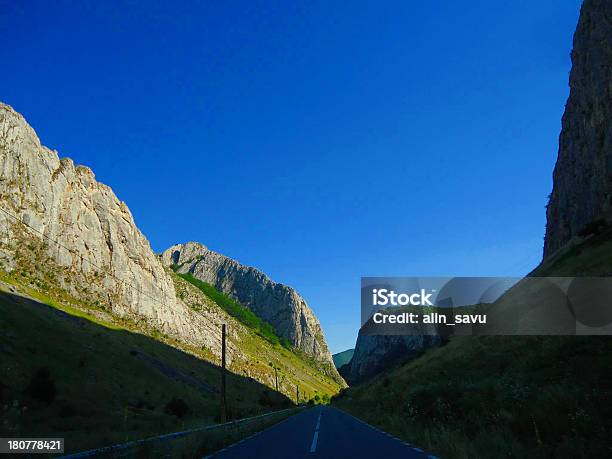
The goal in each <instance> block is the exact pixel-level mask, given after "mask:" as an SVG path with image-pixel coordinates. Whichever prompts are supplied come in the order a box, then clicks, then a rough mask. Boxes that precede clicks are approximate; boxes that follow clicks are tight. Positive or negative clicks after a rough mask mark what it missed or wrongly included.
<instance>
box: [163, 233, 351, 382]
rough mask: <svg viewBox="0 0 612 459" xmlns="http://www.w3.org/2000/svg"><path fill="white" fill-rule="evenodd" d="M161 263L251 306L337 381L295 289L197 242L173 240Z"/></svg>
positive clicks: (316, 326)
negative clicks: (174, 242)
mask: <svg viewBox="0 0 612 459" xmlns="http://www.w3.org/2000/svg"><path fill="white" fill-rule="evenodd" d="M160 258H161V260H162V263H163V264H164V265H165V266H167V267H171V268H173V269H174V270H175V271H176V272H177V273H179V274H191V275H193V276H194V277H195V278H196V279H198V280H200V281H202V282H205V283H207V284H210V285H212V286H213V287H215V288H216V289H217V290H219V291H221V292H223V293H224V294H226V295H229V296H230V297H232V298H234V299H235V300H236V301H238V302H240V303H241V304H243V305H244V306H245V307H247V308H249V309H251V310H252V311H253V312H254V313H255V314H256V315H257V316H258V317H260V318H261V319H263V320H264V321H266V322H268V323H269V324H271V325H272V327H274V329H275V331H276V333H277V334H278V335H279V336H280V337H282V338H285V339H287V340H289V342H290V343H291V344H292V345H293V346H295V347H296V348H297V349H299V350H300V351H302V352H304V353H305V354H306V355H309V356H311V357H313V358H314V359H316V360H317V361H319V362H321V363H322V364H323V365H324V366H325V367H326V371H327V372H328V374H329V375H330V376H332V377H334V378H335V379H337V380H338V381H342V379H341V378H340V376H339V375H338V373H337V371H336V369H335V367H334V366H333V360H332V357H331V353H330V352H329V349H328V347H327V343H326V342H325V338H324V336H323V331H322V329H321V325H320V324H319V321H318V319H317V318H316V316H315V315H314V313H313V312H312V310H311V309H310V308H309V306H308V305H307V303H306V301H305V300H304V299H303V298H302V297H301V296H300V295H299V294H298V293H297V291H296V290H295V289H294V288H293V287H290V286H288V285H285V284H281V283H278V282H274V281H272V280H271V279H270V278H269V277H268V276H267V275H266V274H265V273H264V272H262V271H260V270H259V269H257V268H254V267H252V266H246V265H243V264H241V263H240V262H239V261H237V260H235V259H233V258H230V257H227V256H225V255H223V254H220V253H218V252H215V251H212V250H210V249H208V247H206V246H205V245H203V244H201V243H199V242H188V243H185V244H176V245H174V246H172V247H170V248H168V249H167V250H165V251H164V252H163V253H162V254H161V257H160Z"/></svg>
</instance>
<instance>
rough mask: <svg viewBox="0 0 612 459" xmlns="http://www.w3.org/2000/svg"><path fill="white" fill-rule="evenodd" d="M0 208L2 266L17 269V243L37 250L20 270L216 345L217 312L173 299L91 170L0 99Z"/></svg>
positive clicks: (126, 214)
mask: <svg viewBox="0 0 612 459" xmlns="http://www.w3.org/2000/svg"><path fill="white" fill-rule="evenodd" d="M0 207H1V209H2V212H0V264H1V266H0V267H2V268H3V269H4V270H5V271H9V272H10V271H12V270H13V269H14V268H15V267H18V262H19V259H20V258H19V256H20V255H19V251H20V248H21V249H23V248H24V247H28V248H29V249H31V250H29V252H32V251H33V250H34V249H35V248H38V249H40V252H42V253H39V254H38V255H37V256H38V257H42V259H44V263H39V264H38V265H34V263H33V262H32V261H31V260H22V263H23V265H24V266H21V267H19V268H20V269H25V270H28V271H29V272H31V274H32V276H38V277H39V278H41V279H42V278H43V277H44V276H46V277H45V278H46V279H53V280H54V282H56V283H57V284H58V285H59V286H60V287H61V288H64V289H66V290H67V291H69V292H70V293H71V294H72V295H73V296H74V297H75V298H78V299H82V300H83V301H86V302H88V303H95V304H96V305H97V306H99V307H100V308H101V309H104V310H106V311H109V312H112V314H114V315H116V316H119V317H125V318H130V319H133V320H135V321H139V322H143V325H146V326H148V327H151V328H154V329H157V330H159V331H160V332H161V333H164V334H167V335H169V336H173V337H176V338H177V339H179V340H181V341H182V342H186V343H189V344H192V345H195V346H205V347H206V348H208V349H211V350H213V351H216V350H217V348H218V347H219V343H218V339H217V338H216V337H215V336H214V335H212V334H211V333H210V332H209V330H210V327H211V325H213V323H214V320H215V318H214V317H206V318H205V317H203V316H202V315H199V314H196V313H194V311H192V310H191V309H190V308H189V307H188V306H186V305H185V304H184V303H183V302H182V301H180V300H179V299H178V298H177V297H176V294H175V287H174V284H173V281H172V279H171V278H170V276H169V275H168V274H167V273H166V271H165V269H164V267H163V266H162V264H161V263H160V261H159V259H158V257H157V256H156V255H155V254H154V253H153V251H152V250H151V247H150V245H149V242H148V241H147V239H146V238H145V237H144V236H143V234H142V233H141V232H140V231H139V230H138V228H137V227H136V224H135V223H134V219H133V217H132V214H131V213H130V210H129V209H128V207H127V205H126V204H125V203H124V202H121V201H120V200H119V199H117V197H116V196H115V194H114V193H113V191H112V190H111V188H109V187H108V186H106V185H104V184H101V183H99V182H97V181H96V179H95V176H94V174H93V172H92V171H91V169H89V168H87V167H83V166H75V165H74V163H73V162H72V160H70V159H68V158H62V159H60V158H59V157H58V154H57V152H55V151H52V150H49V149H48V148H46V147H44V146H42V145H41V143H40V141H39V139H38V137H37V135H36V133H35V132H34V130H33V129H32V128H31V127H30V126H29V125H28V124H27V122H26V121H25V119H24V118H23V117H22V116H21V115H20V114H19V113H17V112H16V111H14V110H13V109H12V108H11V107H9V106H8V105H5V104H1V103H0ZM39 259H40V258H39ZM43 270H45V271H47V272H43ZM43 275H44V276H43ZM39 282H40V281H39ZM219 320H220V319H219Z"/></svg>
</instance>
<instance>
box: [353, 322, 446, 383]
mask: <svg viewBox="0 0 612 459" xmlns="http://www.w3.org/2000/svg"><path fill="white" fill-rule="evenodd" d="M439 343H440V338H439V337H438V336H435V335H425V336H386V335H363V334H361V333H360V334H359V336H358V337H357V344H356V345H355V353H354V354H353V358H352V359H351V361H350V362H349V363H348V364H347V365H346V366H345V367H344V368H342V376H343V377H344V378H345V379H346V381H347V382H348V383H349V384H356V383H360V382H363V381H365V380H367V379H368V378H371V377H372V376H375V375H376V374H378V373H380V372H381V371H384V370H386V369H388V368H390V367H391V366H393V365H395V364H398V363H402V362H405V361H407V360H410V359H414V358H416V357H418V356H419V355H420V354H422V353H423V351H425V350H426V349H428V348H430V347H432V346H436V345H438V344H439Z"/></svg>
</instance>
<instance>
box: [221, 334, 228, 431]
mask: <svg viewBox="0 0 612 459" xmlns="http://www.w3.org/2000/svg"><path fill="white" fill-rule="evenodd" d="M225 335H226V325H225V324H223V325H222V326H221V423H222V424H223V423H225V422H227V405H226V398H225Z"/></svg>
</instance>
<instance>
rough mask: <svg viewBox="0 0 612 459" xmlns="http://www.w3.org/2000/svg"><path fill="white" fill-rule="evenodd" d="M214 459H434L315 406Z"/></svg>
mask: <svg viewBox="0 0 612 459" xmlns="http://www.w3.org/2000/svg"><path fill="white" fill-rule="evenodd" d="M208 457H210V458H215V459H237V458H254V457H261V458H266V459H270V458H283V459H290V458H312V459H319V458H333V459H342V458H351V459H357V458H370V459H395V458H406V459H427V458H434V456H431V455H429V454H427V453H426V452H424V451H422V450H421V449H419V448H418V447H416V446H412V445H408V444H407V443H404V442H402V441H401V440H398V439H396V438H394V437H392V436H390V435H389V434H386V433H384V432H381V431H379V430H376V429H375V428H373V427H370V426H369V425H367V424H366V423H364V422H363V421H360V420H359V419H357V418H354V417H352V416H350V415H349V414H347V413H345V412H343V411H340V410H338V409H336V408H332V407H327V406H319V407H316V408H312V409H309V410H306V411H304V412H301V413H299V414H296V415H295V416H291V417H290V418H288V419H286V420H284V421H282V422H280V423H278V424H276V425H275V426H273V427H271V428H269V429H268V430H264V431H263V432H260V433H258V434H255V435H254V436H252V437H250V438H247V439H245V440H242V441H240V442H238V443H235V444H234V445H231V446H228V447H227V448H226V449H224V450H221V451H219V452H218V453H215V454H212V455H211V456H208Z"/></svg>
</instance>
